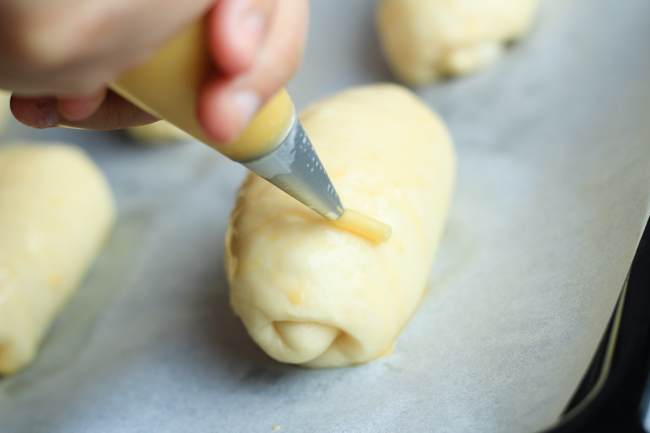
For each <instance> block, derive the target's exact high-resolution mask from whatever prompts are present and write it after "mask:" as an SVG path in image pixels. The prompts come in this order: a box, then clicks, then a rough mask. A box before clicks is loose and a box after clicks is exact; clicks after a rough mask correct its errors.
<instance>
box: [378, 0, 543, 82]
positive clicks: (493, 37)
mask: <svg viewBox="0 0 650 433" xmlns="http://www.w3.org/2000/svg"><path fill="white" fill-rule="evenodd" d="M539 2H540V0H378V8H377V30H378V32H379V39H380V42H381V46H382V49H383V52H384V55H385V57H386V59H387V61H388V64H389V66H390V67H391V69H392V70H393V72H394V74H395V75H396V76H397V78H399V79H400V80H402V81H403V82H405V83H407V84H411V85H421V84H425V83H427V82H430V81H433V80H436V79H438V78H440V77H443V76H449V75H461V74H467V73H470V72H474V71H477V70H479V69H482V68H485V67H487V66H489V65H490V64H492V63H494V62H495V61H496V60H497V59H499V58H500V57H501V55H502V54H503V52H504V50H505V47H504V45H505V44H507V43H508V42H511V41H514V40H516V39H518V38H520V37H521V36H522V35H523V34H524V33H525V32H526V31H527V30H528V28H529V27H530V25H531V21H532V19H533V16H534V14H535V11H536V9H537V6H538V4H539Z"/></svg>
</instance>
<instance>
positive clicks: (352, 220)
mask: <svg viewBox="0 0 650 433" xmlns="http://www.w3.org/2000/svg"><path fill="white" fill-rule="evenodd" d="M331 223H332V224H334V225H335V226H337V227H339V228H342V229H344V230H347V231H349V232H352V233H354V234H357V235H359V236H362V237H364V238H366V239H370V240H371V241H373V242H379V243H385V242H388V239H390V235H391V234H392V233H393V230H392V229H391V228H390V226H389V225H388V224H384V223H383V222H381V221H377V220H376V219H374V218H370V217H369V216H366V215H364V214H362V213H359V212H357V211H354V210H352V209H346V210H345V212H344V213H343V216H342V217H341V218H339V219H337V220H336V221H331Z"/></svg>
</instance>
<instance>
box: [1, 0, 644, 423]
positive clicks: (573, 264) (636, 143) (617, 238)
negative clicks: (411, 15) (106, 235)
mask: <svg viewBox="0 0 650 433" xmlns="http://www.w3.org/2000/svg"><path fill="white" fill-rule="evenodd" d="M311 14H312V26H311V32H310V39H309V43H308V45H307V52H306V56H305V64H304V66H303V67H302V69H301V71H300V72H299V74H298V76H297V77H296V79H295V80H294V82H293V83H292V84H291V86H290V88H289V90H290V92H291V93H292V95H293V97H294V99H295V101H296V102H297V104H298V105H299V106H305V105H306V103H307V102H309V101H312V100H314V99H315V98H317V97H320V96H323V95H325V94H328V93H330V92H334V91H337V90H340V89H342V88H345V87H348V86H352V85H360V84H365V83H369V82H375V81H381V80H387V79H390V76H389V75H388V73H387V69H386V68H385V66H384V65H383V63H382V61H381V58H380V55H379V50H378V47H377V39H376V37H375V35H374V30H373V24H372V22H373V16H372V15H373V2H372V1H371V0H367V1H360V0H355V1H345V0H336V1H334V0H319V1H316V0H313V1H312V11H311ZM649 18H650V3H649V2H644V1H639V0H575V1H571V0H550V1H547V2H546V3H545V4H544V9H543V11H542V14H541V16H540V18H539V19H538V21H537V22H536V25H535V28H534V29H533V31H532V32H531V34H530V35H529V36H528V37H527V38H526V39H525V40H524V41H522V42H521V43H518V44H516V45H514V46H513V47H511V48H510V49H509V51H508V53H507V55H506V57H505V58H504V59H503V61H501V62H500V63H499V64H497V65H496V66H494V67H492V68H491V69H489V70H486V71H484V72H481V73H479V74H476V75H474V76H471V77H467V78H460V79H455V80H451V81H447V82H444V83H440V84H436V85H432V86H429V87H426V88H423V89H421V90H419V94H420V95H421V96H422V97H423V98H424V99H425V100H426V101H428V102H429V103H430V104H431V105H432V106H433V107H435V108H436V109H437V110H438V111H439V112H440V113H441V114H442V116H443V117H444V119H445V120H446V121H447V123H448V125H449V128H450V129H451V132H452V135H453V137H454V140H455V142H456V146H457V149H458V161H459V173H458V182H457V187H456V194H455V198H454V202H453V208H452V212H451V217H450V220H449V224H448V227H447V229H446V232H445V235H444V239H443V241H442V244H441V246H440V251H439V254H438V258H437V261H436V263H435V266H434V269H433V271H432V274H431V284H430V291H429V293H428V295H427V296H426V298H425V299H424V302H423V303H422V306H421V308H420V310H419V312H418V313H417V314H416V316H415V317H414V318H413V320H412V322H411V323H410V325H409V326H408V327H407V328H406V329H405V331H404V332H403V334H402V336H401V337H400V338H399V340H398V342H397V345H396V348H395V350H394V352H393V353H392V354H391V355H390V356H386V357H384V358H381V359H379V360H377V361H375V362H372V363H370V364H367V365H362V366H357V367H350V368H343V369H337V370H307V369H302V368H298V367H293V366H289V365H282V364H279V363H277V362H275V361H273V360H271V359H269V358H268V357H267V356H266V355H265V354H264V353H263V352H261V351H260V349H258V348H257V347H256V346H255V344H254V343H253V342H252V341H251V340H250V338H249V337H248V336H247V334H246V331H245V330H244V328H243V326H242V325H241V323H240V322H239V319H237V318H236V317H235V316H234V315H233V313H232V312H231V310H230V308H229V306H228V292H227V285H226V279H225V276H224V270H223V265H222V259H223V251H224V249H223V241H224V233H225V228H226V222H227V218H228V214H229V212H230V210H231V208H232V206H233V203H234V200H235V194H236V190H237V187H238V185H239V183H240V182H241V180H242V178H243V175H244V170H243V169H242V168H240V167H238V166H236V165H235V164H234V163H231V162H229V161H227V160H225V159H224V158H223V157H221V156H220V155H218V154H217V153H216V152H214V151H212V150H210V149H208V148H207V147H205V146H203V145H201V144H198V143H192V144H183V145H178V146H169V147H160V148H152V147H146V148H144V147H138V146H137V145H134V144H132V143H130V142H128V140H127V139H126V138H125V136H124V135H122V134H119V133H91V132H82V131H71V130H50V131H34V130H28V129H27V128H24V127H21V126H19V125H17V124H16V123H15V122H14V123H12V124H11V125H10V128H9V130H8V132H7V134H6V137H5V138H34V139H62V140H66V141H72V142H75V143H79V144H81V145H82V146H83V147H84V148H86V149H87V150H88V152H89V153H90V154H91V155H92V156H93V158H94V159H95V160H96V161H97V162H98V164H99V165H100V166H101V167H102V169H103V170H104V171H105V173H106V174H107V176H108V178H109V180H110V182H111V185H112V187H113V188H114V191H115V194H116V196H117V201H118V205H119V210H120V215H119V220H118V223H117V226H116V227H115V230H114V232H113V236H112V237H111V239H110V241H109V243H108V245H107V248H106V250H105V251H104V253H103V254H102V255H101V257H100V258H99V260H98V261H97V263H96V264H95V266H94V267H93V269H92V271H91V272H90V273H89V275H88V277H87V278H86V280H85V281H84V283H83V285H82V287H81V289H80V291H79V293H78V295H77V296H76V298H75V299H74V300H73V302H72V303H71V304H70V306H69V307H68V308H67V309H66V310H65V312H64V314H63V315H62V316H61V317H60V318H59V320H58V321H57V322H56V324H55V326H54V328H53V329H52V332H51V333H50V334H49V335H48V337H47V339H46V341H45V343H44V345H43V348H42V350H41V352H40V355H39V357H38V359H37V360H36V362H34V364H32V365H31V366H30V367H29V368H27V369H25V370H24V371H22V372H21V373H19V374H17V375H15V376H12V377H8V378H5V379H2V380H0V431H1V432H2V433H19V432H20V433H33V432H49V433H60V432H61V433H62V432H65V433H81V432H84V433H87V432H109V433H135V432H157V433H166V432H169V433H172V432H173V433H178V432H193V433H208V432H210V433H212V432H224V433H225V432H266V431H268V432H271V431H273V427H274V426H278V425H279V426H280V427H279V429H280V431H281V432H322V433H324V432H337V433H341V432H355V433H356V432H373V433H374V432H454V433H456V432H483V433H485V432H530V431H535V430H539V429H542V428H544V427H547V426H549V425H551V424H552V423H554V422H555V421H556V420H557V418H558V416H559V415H560V413H561V412H562V410H563V408H564V407H565V405H566V404H567V402H568V401H569V399H570V398H571V395H572V393H573V392H574V390H575V389H576V387H577V385H578V383H579V382H580V379H581V376H582V375H583V373H584V371H585V370H586V368H587V366H588V364H589V361H590V359H591V357H592V355H593V353H594V351H595V349H596V346H597V344H598V342H599V340H600V338H601V336H602V333H603V331H604V329H605V326H606V323H607V321H608V319H609V317H610V314H611V312H612V310H613V307H614V305H615V302H616V299H617V296H618V294H619V292H620V289H621V287H622V285H623V282H624V279H625V276H626V273H627V271H628V269H629V266H630V263H631V260H632V257H633V254H634V251H635V248H636V245H637V242H638V239H639V236H640V233H641V231H642V229H643V227H644V225H645V221H646V218H647V213H648V204H649V191H650V80H649V78H648V77H650V49H649V47H648V41H650V26H649V25H648V22H649V20H648V19H649Z"/></svg>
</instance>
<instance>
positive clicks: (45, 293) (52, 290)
mask: <svg viewBox="0 0 650 433" xmlns="http://www.w3.org/2000/svg"><path fill="white" fill-rule="evenodd" d="M114 218H115V206H114V203H113V196H112V194H111V190H110V188H109V185H108V183H107V182H106V179H105V178H104V176H103V175H102V173H101V172H100V171H99V169H98V168H97V166H96V165H95V164H94V163H93V162H92V161H91V160H90V158H89V157H88V156H87V155H86V154H85V152H83V151H82V150H81V149H78V148H76V147H73V146H68V145H63V144H60V143H41V144H32V143H17V144H15V145H12V146H9V147H3V148H2V149H0V374H10V373H13V372H15V371H16V370H18V369H20V368H22V367H24V366H25V365H26V364H28V363H29V362H30V361H31V360H32V359H33V358H34V356H35V355H36V352H37V351H38V347H39V344H40V342H41V340H42V338H43V336H44V335H45V333H46V332H47V330H48V328H49V326H50V323H51V322H52V320H53V319H54V318H55V316H56V314H57V313H58V312H59V311H60V310H61V309H62V308H63V307H64V306H65V305H66V303H67V301H68V300H69V299H70V297H71V295H72V294H73V292H74V290H75V288H76V287H77V285H78V284H79V282H80V280H81V278H82V277H83V276H84V274H85V272H86V270H87V269H88V268H89V266H90V265H91V264H92V262H93V260H94V258H95V256H96V255H97V253H98V251H99V250H100V249H101V248H102V246H103V244H104V242H105V239H106V237H107V235H108V233H109V230H110V227H111V226H112V224H113V221H114Z"/></svg>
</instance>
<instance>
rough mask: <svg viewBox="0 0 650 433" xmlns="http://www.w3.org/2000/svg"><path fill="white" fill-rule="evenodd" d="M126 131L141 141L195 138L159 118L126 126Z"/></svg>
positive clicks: (169, 140)
mask: <svg viewBox="0 0 650 433" xmlns="http://www.w3.org/2000/svg"><path fill="white" fill-rule="evenodd" d="M126 133H127V134H129V136H131V138H133V139H135V140H137V141H140V142H143V143H156V142H174V141H176V142H178V141H191V140H195V139H194V138H193V137H191V136H190V135H188V134H186V133H185V132H183V131H181V130H180V129H178V128H177V127H175V126H174V125H172V124H171V123H169V122H166V121H164V120H159V121H157V122H154V123H150V124H148V125H142V126H134V127H132V128H127V129H126Z"/></svg>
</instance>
